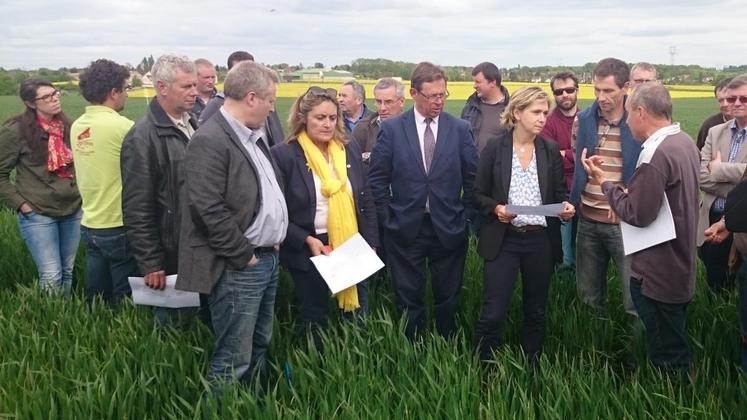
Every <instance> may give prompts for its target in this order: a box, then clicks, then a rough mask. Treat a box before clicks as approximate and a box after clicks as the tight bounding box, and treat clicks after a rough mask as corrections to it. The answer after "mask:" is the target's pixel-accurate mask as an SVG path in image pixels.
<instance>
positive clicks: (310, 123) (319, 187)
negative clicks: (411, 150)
mask: <svg viewBox="0 0 747 420" xmlns="http://www.w3.org/2000/svg"><path fill="white" fill-rule="evenodd" d="M288 126H289V129H290V132H291V135H290V137H289V139H288V140H287V141H286V142H285V143H283V144H279V145H277V146H275V147H273V148H272V155H273V156H274V158H275V160H276V162H277V165H278V168H279V170H280V173H281V174H282V177H283V179H284V182H285V201H286V204H287V206H288V218H289V226H288V234H287V236H286V239H285V242H283V244H282V246H281V247H280V262H281V264H282V265H283V266H284V267H285V268H286V269H287V270H289V271H290V273H291V277H293V283H294V285H295V290H296V296H297V298H298V302H299V305H300V307H301V320H302V322H303V325H304V329H307V328H310V329H311V330H312V331H314V332H318V331H319V330H320V329H321V328H324V327H325V326H326V324H327V314H328V312H329V297H330V291H329V288H328V287H327V284H326V283H325V282H324V279H322V277H321V275H320V274H319V272H318V271H317V270H316V268H315V267H314V266H313V264H312V263H311V261H310V260H309V258H310V257H311V256H316V255H320V254H328V253H329V252H330V251H331V250H332V249H334V248H336V247H338V246H340V245H342V244H343V243H344V242H345V241H346V240H347V239H349V238H350V237H352V236H353V235H355V234H356V233H360V234H361V236H363V238H365V239H366V241H367V242H368V243H369V245H371V246H373V247H376V246H378V245H379V234H378V227H377V222H376V209H375V207H374V202H373V197H371V193H370V190H369V187H368V180H367V178H366V176H365V172H364V171H363V165H362V162H361V152H360V151H359V150H358V146H357V144H356V143H355V142H350V143H348V142H347V138H346V135H345V129H344V127H343V123H342V112H341V111H340V107H339V104H338V102H337V92H336V91H335V90H334V89H323V88H320V87H317V86H312V87H310V88H309V89H308V90H307V91H306V93H304V94H303V95H302V96H301V97H299V98H298V99H297V100H296V101H295V103H294V104H293V107H292V108H291V110H290V116H289V118H288ZM335 298H336V301H337V306H338V307H339V308H340V310H342V312H343V313H345V314H360V315H362V314H365V312H366V310H367V307H366V306H367V301H366V294H365V289H364V287H363V286H362V285H361V284H359V285H358V286H357V287H350V288H348V289H345V290H343V291H342V292H340V293H338V294H337V295H336V296H335ZM315 336H316V335H315ZM317 344H318V342H317Z"/></svg>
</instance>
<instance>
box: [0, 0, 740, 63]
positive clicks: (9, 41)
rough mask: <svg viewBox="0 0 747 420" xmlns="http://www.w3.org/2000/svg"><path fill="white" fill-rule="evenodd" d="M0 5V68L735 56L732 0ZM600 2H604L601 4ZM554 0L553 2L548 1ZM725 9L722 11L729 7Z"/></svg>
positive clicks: (723, 59)
mask: <svg viewBox="0 0 747 420" xmlns="http://www.w3.org/2000/svg"><path fill="white" fill-rule="evenodd" d="M3 3H4V4H3V7H2V9H0V39H2V43H1V44H0V67H3V68H6V69H10V68H24V69H33V68H38V67H50V68H57V67H61V66H66V67H84V66H86V65H87V64H88V63H89V62H90V61H91V60H95V59H97V58H109V59H112V60H115V61H117V62H120V63H130V64H133V65H136V64H137V63H138V62H140V60H141V59H142V57H143V56H146V55H151V54H152V55H153V56H154V57H158V56H159V55H160V54H163V53H167V52H172V53H179V54H184V55H187V56H189V57H190V58H199V57H204V58H207V59H210V60H212V61H213V62H215V63H220V64H221V65H225V60H226V57H227V56H228V54H230V53H231V52H232V51H235V50H246V51H249V52H251V53H252V54H254V56H255V58H256V59H257V61H260V62H263V63H267V64H276V63H288V64H298V63H299V62H302V63H303V64H304V65H306V66H311V65H313V64H314V63H315V62H322V63H324V64H325V65H326V66H328V67H329V66H332V65H335V64H349V63H350V62H351V61H352V60H354V59H356V58H361V57H365V58H377V57H382V58H389V59H392V60H401V61H410V62H418V61H423V60H428V61H433V62H435V63H438V64H442V65H465V66H472V65H474V64H477V63H479V62H481V61H492V62H494V63H496V64H497V65H498V66H500V67H514V66H516V65H527V66H537V65H580V64H584V63H586V62H595V61H598V60H599V59H600V58H603V57H607V56H614V57H618V58H621V59H623V60H626V61H629V62H636V61H649V62H652V63H662V64H668V63H670V60H671V58H670V53H669V52H670V47H672V46H674V47H675V48H676V55H675V56H674V62H675V63H676V64H700V65H703V66H708V67H719V68H720V67H722V66H724V65H739V64H744V63H745V59H746V58H747V54H746V53H745V51H747V36H745V35H744V33H745V32H744V28H742V27H741V26H740V24H739V22H742V21H743V20H744V19H741V20H740V19H739V18H738V16H744V13H745V12H747V5H745V2H744V0H739V1H737V0H722V1H713V2H703V1H693V0H680V1H679V2H674V1H671V0H670V1H666V2H663V1H657V2H651V1H643V0H627V1H615V2H600V1H592V0H587V1H577V0H570V1H565V2H562V1H549V0H542V1H524V2H521V1H517V0H513V1H510V2H503V1H495V0H492V1H481V0H475V1H461V2H460V1H453V0H452V1H436V0H384V1H360V0H359V1H355V0H353V1H350V0H347V1H342V0H306V1H301V0H298V1H284V0H266V1H256V0H251V1H236V0H235V1H232V2H223V1H210V0H203V1H199V2H197V1H190V0H182V1H176V0H167V1H141V0H118V1H111V0H96V1H82V0H46V1H39V0H17V1H10V0H9V1H6V2H3ZM606 3H614V4H615V5H614V6H607V5H605V4H606ZM560 4H563V5H564V6H562V7H561V6H559V5H560ZM732 16H733V17H732Z"/></svg>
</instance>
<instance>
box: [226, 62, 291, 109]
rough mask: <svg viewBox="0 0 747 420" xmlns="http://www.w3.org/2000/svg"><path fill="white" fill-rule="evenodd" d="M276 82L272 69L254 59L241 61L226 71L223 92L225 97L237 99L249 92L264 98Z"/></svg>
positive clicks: (277, 80) (276, 76)
mask: <svg viewBox="0 0 747 420" xmlns="http://www.w3.org/2000/svg"><path fill="white" fill-rule="evenodd" d="M278 82H279V79H278V75H277V74H276V73H275V72H274V71H272V70H270V69H268V68H267V67H265V66H263V65H261V64H258V63H255V62H254V61H242V62H240V63H238V64H236V65H235V66H233V67H232V68H231V70H229V71H228V74H227V75H226V81H225V82H224V84H223V92H224V93H225V95H226V97H227V98H231V99H234V100H237V101H239V100H241V99H244V98H245V97H246V95H247V94H248V93H249V92H254V93H255V94H257V96H259V97H260V98H263V99H264V98H266V97H267V95H269V94H270V91H271V88H272V85H274V84H276V83H278Z"/></svg>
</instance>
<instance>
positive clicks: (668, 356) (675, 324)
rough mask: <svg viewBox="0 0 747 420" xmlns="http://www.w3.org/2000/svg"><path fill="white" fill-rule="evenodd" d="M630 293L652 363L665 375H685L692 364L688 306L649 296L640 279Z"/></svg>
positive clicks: (635, 282)
mask: <svg viewBox="0 0 747 420" xmlns="http://www.w3.org/2000/svg"><path fill="white" fill-rule="evenodd" d="M630 294H631V296H632V298H633V302H635V307H636V308H637V309H638V315H639V316H640V319H641V322H643V326H644V327H645V328H646V352H647V353H648V357H649V359H651V363H652V364H653V365H654V366H656V367H657V368H660V369H662V370H664V371H665V372H676V373H680V374H683V375H686V374H687V373H688V371H689V369H690V364H691V363H692V354H691V353H690V346H689V345H688V343H687V334H686V333H685V310H686V309H687V303H680V304H672V303H664V302H659V301H656V300H654V299H651V298H649V297H646V296H644V295H643V293H641V281H640V280H638V279H631V280H630Z"/></svg>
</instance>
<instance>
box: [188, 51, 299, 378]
mask: <svg viewBox="0 0 747 420" xmlns="http://www.w3.org/2000/svg"><path fill="white" fill-rule="evenodd" d="M277 82H278V79H277V75H275V73H274V72H272V71H271V70H269V69H267V68H266V67H264V66H262V65H259V64H255V63H253V62H251V61H244V62H242V63H239V64H237V65H236V66H235V67H234V68H233V69H231V70H230V71H229V72H228V75H227V76H226V81H225V90H224V92H225V96H226V99H225V102H224V104H223V106H222V107H221V108H220V110H219V111H218V112H217V113H216V114H215V115H214V116H213V117H212V118H211V119H210V120H208V121H207V122H206V123H205V125H203V126H202V127H200V129H199V130H197V132H196V133H195V135H194V137H193V138H192V140H191V142H190V144H189V146H188V147H187V152H186V155H185V159H184V175H185V180H184V194H183V200H182V208H183V213H184V217H183V219H182V225H181V236H180V239H181V242H182V244H183V246H182V247H181V248H180V249H179V278H178V280H177V284H176V287H177V288H178V289H181V290H189V291H193V292H199V293H205V294H209V296H208V303H209V306H210V314H211V317H212V320H213V329H214V331H215V344H214V348H213V354H212V357H211V359H210V366H209V369H208V379H209V380H210V382H211V385H212V386H213V390H214V391H217V390H218V388H219V387H220V386H221V385H222V384H225V383H228V382H233V381H235V380H239V381H241V382H249V381H251V380H253V379H254V377H255V376H256V375H260V376H261V375H262V374H263V372H264V366H265V353H266V352H267V349H268V347H269V345H270V338H271V336H272V322H273V308H274V305H275V293H276V290H277V285H278V249H279V245H280V243H281V242H282V241H283V239H285V234H286V230H287V228H288V210H287V208H286V205H285V199H284V197H283V192H282V190H281V187H280V183H279V181H278V178H277V175H276V169H275V165H274V163H273V160H272V157H271V156H270V151H269V147H268V145H267V142H266V140H265V133H264V130H263V129H262V123H263V122H264V120H265V119H266V118H267V115H268V114H269V112H270V111H272V109H273V107H274V103H275V90H276V83H277Z"/></svg>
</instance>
